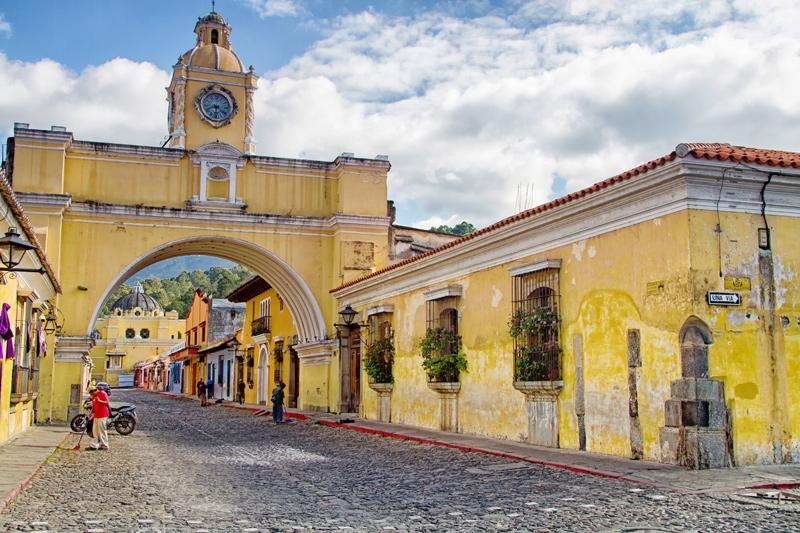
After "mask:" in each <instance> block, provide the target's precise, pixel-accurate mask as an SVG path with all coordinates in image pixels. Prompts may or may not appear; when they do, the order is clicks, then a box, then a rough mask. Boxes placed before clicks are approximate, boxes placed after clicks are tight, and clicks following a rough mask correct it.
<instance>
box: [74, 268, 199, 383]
mask: <svg viewBox="0 0 800 533" xmlns="http://www.w3.org/2000/svg"><path fill="white" fill-rule="evenodd" d="M185 329H186V321H185V320H184V319H180V318H178V312H177V311H168V312H166V313H165V312H164V310H163V309H162V308H161V305H160V304H159V303H158V302H157V301H156V300H155V299H154V298H152V297H150V296H148V295H147V294H145V292H144V289H143V288H142V286H141V284H138V283H137V284H136V285H135V286H134V288H133V292H131V293H130V294H128V295H125V296H123V297H121V298H120V299H119V300H117V301H116V302H113V303H112V305H111V307H110V313H109V315H108V316H105V317H102V318H100V319H98V320H97V323H96V329H95V332H94V334H93V335H92V337H93V339H94V341H95V345H94V347H93V348H92V349H91V352H90V356H91V358H92V365H93V368H92V370H91V373H92V377H93V378H94V379H95V380H96V381H105V382H106V383H108V384H109V385H110V386H112V387H118V386H120V387H121V386H126V387H132V386H133V378H134V367H135V366H136V364H137V363H139V362H141V361H147V360H149V359H154V358H158V357H159V356H161V355H162V354H163V353H165V352H167V351H168V350H169V349H170V348H171V347H172V346H174V345H175V344H176V343H177V342H180V340H181V338H182V337H183V333H184V331H185Z"/></svg>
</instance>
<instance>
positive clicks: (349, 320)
mask: <svg viewBox="0 0 800 533" xmlns="http://www.w3.org/2000/svg"><path fill="white" fill-rule="evenodd" d="M356 315H358V313H357V312H356V311H355V310H354V309H353V308H352V307H350V304H347V305H346V306H345V308H344V309H342V310H341V311H339V316H340V317H341V319H342V322H344V324H334V325H336V326H344V327H346V328H349V327H351V326H352V325H353V320H355V318H356Z"/></svg>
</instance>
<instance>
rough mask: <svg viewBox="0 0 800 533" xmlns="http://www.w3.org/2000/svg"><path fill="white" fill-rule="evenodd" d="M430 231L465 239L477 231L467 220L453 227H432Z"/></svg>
mask: <svg viewBox="0 0 800 533" xmlns="http://www.w3.org/2000/svg"><path fill="white" fill-rule="evenodd" d="M430 231H438V232H440V233H449V234H451V235H460V236H462V237H463V236H464V235H469V234H470V233H472V232H473V231H475V226H473V225H472V224H470V223H469V222H467V221H466V220H465V221H462V222H460V223H458V224H456V225H455V226H452V227H451V226H446V225H444V224H443V225H441V226H438V227H431V229H430Z"/></svg>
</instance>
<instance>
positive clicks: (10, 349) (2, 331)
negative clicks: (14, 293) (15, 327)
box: [0, 304, 14, 359]
mask: <svg viewBox="0 0 800 533" xmlns="http://www.w3.org/2000/svg"><path fill="white" fill-rule="evenodd" d="M9 309H11V306H10V305H8V304H3V310H2V311H1V312H0V338H2V339H5V341H6V349H5V353H4V354H3V359H13V358H14V332H13V331H12V328H11V320H10V319H9V318H8V310H9Z"/></svg>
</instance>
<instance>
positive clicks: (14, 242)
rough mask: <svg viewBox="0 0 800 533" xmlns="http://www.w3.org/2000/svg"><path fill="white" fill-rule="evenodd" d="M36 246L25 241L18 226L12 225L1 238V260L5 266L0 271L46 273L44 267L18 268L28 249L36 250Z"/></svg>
mask: <svg viewBox="0 0 800 533" xmlns="http://www.w3.org/2000/svg"><path fill="white" fill-rule="evenodd" d="M35 249H36V247H35V246H33V245H32V244H31V243H29V242H27V241H23V240H22V239H21V238H20V236H19V233H17V228H13V227H10V228H8V231H6V234H5V237H3V238H2V239H0V261H2V263H3V266H2V267H0V272H36V273H39V274H44V272H45V270H44V268H42V267H40V268H17V265H19V264H20V263H21V262H22V259H23V258H24V257H25V253H26V252H27V251H28V250H35Z"/></svg>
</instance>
